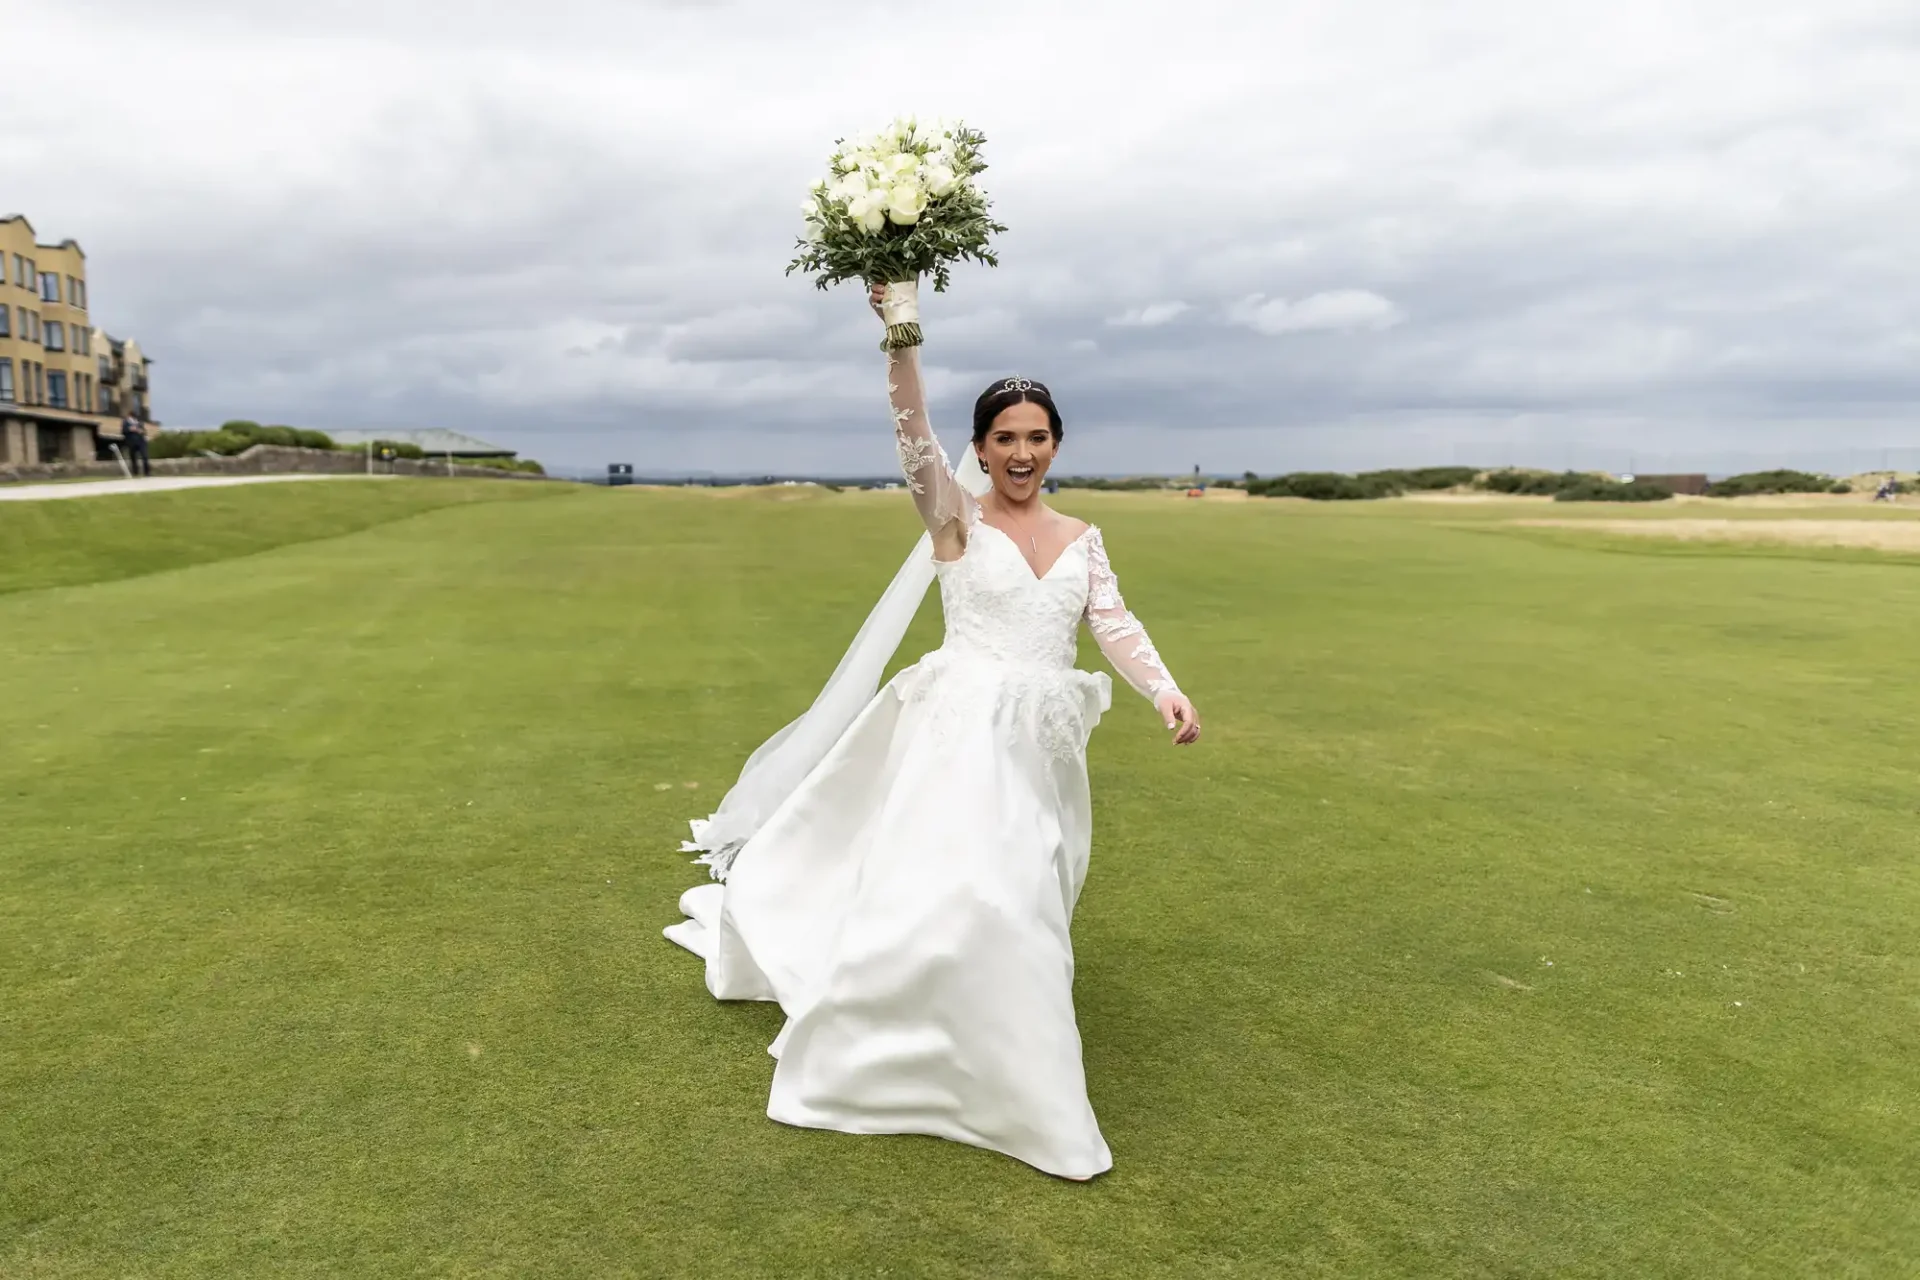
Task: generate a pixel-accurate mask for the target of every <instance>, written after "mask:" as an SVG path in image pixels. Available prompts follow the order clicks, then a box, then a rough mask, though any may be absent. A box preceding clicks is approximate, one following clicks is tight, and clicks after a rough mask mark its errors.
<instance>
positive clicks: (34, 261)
mask: <svg viewBox="0 0 1920 1280" xmlns="http://www.w3.org/2000/svg"><path fill="white" fill-rule="evenodd" d="M0 271H3V272H4V278H3V279H0V463H13V464H25V463H36V462H92V461H93V460H94V459H95V458H97V457H99V456H100V455H101V454H102V453H104V452H105V451H106V445H107V444H108V443H109V442H114V441H118V440H119V439H120V420H121V415H122V414H124V412H125V411H126V407H127V406H132V407H137V409H138V411H139V412H140V415H141V416H142V417H143V418H151V416H152V414H151V412H150V408H149V404H148V400H147V370H146V366H147V361H146V359H145V358H144V357H143V356H141V355H140V353H139V348H138V347H137V346H134V347H133V349H132V357H131V359H129V360H126V361H125V362H124V363H125V372H124V374H122V373H120V372H118V371H117V369H118V365H117V363H116V362H117V361H119V359H120V357H119V356H118V355H117V354H116V352H115V351H114V350H113V349H112V348H113V347H123V346H128V345H131V344H120V343H114V342H111V340H108V339H106V338H104V337H103V336H102V335H101V333H100V331H99V330H98V329H97V328H95V327H94V325H93V322H92V320H91V318H90V313H89V309H88V299H87V255H86V254H85V253H84V252H82V251H81V248H80V246H79V245H78V244H75V243H74V242H73V241H72V240H63V241H61V242H60V243H59V244H41V243H39V241H38V239H37V237H36V236H35V234H34V230H33V224H32V223H30V222H28V221H27V220H26V219H25V218H24V217H22V216H20V215H19V214H8V215H6V216H4V217H0ZM134 395H137V399H135V398H132V397H133V396H134ZM123 396H125V397H127V398H125V399H123V398H122V397H123Z"/></svg>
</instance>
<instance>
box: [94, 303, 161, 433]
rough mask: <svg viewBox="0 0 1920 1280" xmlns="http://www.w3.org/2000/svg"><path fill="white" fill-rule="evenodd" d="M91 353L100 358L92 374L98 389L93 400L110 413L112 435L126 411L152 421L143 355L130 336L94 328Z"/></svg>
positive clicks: (126, 413) (101, 410) (116, 431)
mask: <svg viewBox="0 0 1920 1280" xmlns="http://www.w3.org/2000/svg"><path fill="white" fill-rule="evenodd" d="M93 334H94V354H95V355H97V356H99V358H100V367H99V370H98V372H97V374H96V375H95V376H96V377H98V378H99V380H100V382H99V392H98V394H97V396H96V398H95V404H96V405H97V406H98V408H99V410H100V412H102V413H106V414H112V415H113V422H112V424H111V427H112V435H113V438H115V439H118V438H119V435H120V423H121V421H122V420H124V419H125V418H126V416H127V415H128V414H132V415H133V416H134V417H136V418H138V419H140V420H141V421H142V422H153V420H154V418H153V405H152V403H151V402H150V401H149V399H148V396H147V391H148V384H147V364H148V361H147V357H146V355H145V353H144V352H142V351H141V350H140V344H139V343H137V342H135V341H134V340H133V339H132V338H126V339H121V338H116V337H113V336H112V335H111V334H109V333H107V332H106V331H105V330H103V329H95V330H94V331H93Z"/></svg>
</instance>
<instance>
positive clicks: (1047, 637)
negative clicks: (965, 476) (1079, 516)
mask: <svg viewBox="0 0 1920 1280" xmlns="http://www.w3.org/2000/svg"><path fill="white" fill-rule="evenodd" d="M1092 533H1093V530H1091V529H1089V530H1088V531H1087V533H1085V534H1082V535H1081V536H1080V537H1079V538H1076V539H1075V540H1074V542H1073V545H1071V546H1069V547H1068V548H1067V549H1066V550H1065V551H1063V552H1061V554H1060V558H1059V559H1058V560H1056V561H1054V563H1053V566H1052V567H1051V568H1050V569H1048V570H1047V572H1046V573H1045V574H1044V575H1042V576H1035V574H1034V572H1033V569H1032V567H1031V566H1029V565H1028V564H1027V560H1026V557H1025V556H1022V555H1021V554H1020V550H1019V548H1017V547H1015V546H1014V545H1013V543H1011V542H1010V541H1008V540H1007V536H1006V535H1005V534H1003V533H1001V532H1000V531H999V530H998V529H995V528H994V527H993V526H992V525H990V524H987V523H986V522H985V521H982V520H978V519H976V520H974V521H973V523H972V525H971V526H970V528H969V536H968V538H967V551H966V554H965V555H963V556H962V557H961V558H960V559H958V560H954V561H950V562H944V563H938V569H939V573H940V605H941V608H942V610H943V611H944V612H945V614H946V620H947V639H946V644H945V646H944V647H945V648H947V649H950V650H955V651H958V652H964V653H974V654H980V655H983V656H986V657H990V658H993V659H995V660H997V661H1000V662H1013V663H1022V664H1031V665H1035V666H1043V667H1062V668H1064V667H1071V666H1072V665H1073V658H1074V633H1075V631H1076V630H1077V629H1078V627H1079V623H1080V618H1081V615H1082V614H1084V613H1085V612H1086V607H1087V568H1086V545H1087V540H1088V537H1089V535H1091V534H1092Z"/></svg>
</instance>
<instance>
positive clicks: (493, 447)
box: [322, 427, 515, 458]
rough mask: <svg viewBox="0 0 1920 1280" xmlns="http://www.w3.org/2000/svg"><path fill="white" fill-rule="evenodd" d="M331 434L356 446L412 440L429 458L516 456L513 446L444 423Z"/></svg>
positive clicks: (339, 442)
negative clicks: (506, 447) (433, 425)
mask: <svg viewBox="0 0 1920 1280" xmlns="http://www.w3.org/2000/svg"><path fill="white" fill-rule="evenodd" d="M322 429H323V430H326V431H327V436H328V438H329V439H331V440H332V441H333V442H334V444H336V445H341V446H355V445H364V444H371V443H373V442H375V441H378V440H385V441H386V442H387V443H388V444H411V445H417V446H419V449H420V452H422V453H424V454H426V455H427V456H428V457H429V458H512V457H514V456H515V453H514V451H513V450H512V449H503V448H501V447H500V446H499V445H497V444H490V443H488V442H487V441H485V440H481V439H478V438H476V437H474V436H470V435H465V434H463V433H461V432H459V431H448V430H447V429H446V428H444V427H428V428H426V429H425V430H409V429H403V428H400V427H387V428H380V429H375V430H370V431H363V430H359V429H357V428H356V429H352V430H348V429H345V428H342V429H341V430H339V431H333V430H328V429H326V428H322Z"/></svg>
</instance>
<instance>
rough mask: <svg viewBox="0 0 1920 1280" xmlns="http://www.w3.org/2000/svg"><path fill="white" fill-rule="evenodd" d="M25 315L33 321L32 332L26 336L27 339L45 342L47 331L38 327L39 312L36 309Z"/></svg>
mask: <svg viewBox="0 0 1920 1280" xmlns="http://www.w3.org/2000/svg"><path fill="white" fill-rule="evenodd" d="M27 315H28V317H29V318H30V319H32V321H33V333H32V335H31V336H29V337H28V338H27V341H28V342H45V341H46V336H47V331H46V330H45V329H43V328H41V327H40V313H39V312H38V311H29V312H27Z"/></svg>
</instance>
